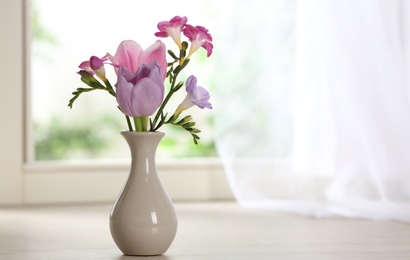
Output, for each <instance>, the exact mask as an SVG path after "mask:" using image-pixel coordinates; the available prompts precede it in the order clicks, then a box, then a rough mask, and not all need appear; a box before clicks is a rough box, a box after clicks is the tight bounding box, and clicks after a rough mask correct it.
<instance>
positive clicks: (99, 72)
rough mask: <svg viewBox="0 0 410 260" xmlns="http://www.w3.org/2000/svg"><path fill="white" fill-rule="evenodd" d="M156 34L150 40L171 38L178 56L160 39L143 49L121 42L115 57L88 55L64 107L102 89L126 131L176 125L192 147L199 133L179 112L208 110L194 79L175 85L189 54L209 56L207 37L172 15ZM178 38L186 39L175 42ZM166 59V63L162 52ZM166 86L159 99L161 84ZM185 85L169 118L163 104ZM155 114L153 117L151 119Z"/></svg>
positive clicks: (204, 31)
mask: <svg viewBox="0 0 410 260" xmlns="http://www.w3.org/2000/svg"><path fill="white" fill-rule="evenodd" d="M158 29H159V31H158V32H156V33H155V36H157V37H161V38H165V37H171V38H172V39H173V41H174V42H175V43H176V45H177V47H178V52H177V53H178V55H177V54H175V52H173V51H172V50H168V51H167V50H166V46H165V44H164V43H163V42H161V41H160V40H157V41H156V42H155V43H154V44H152V45H151V46H149V47H148V48H147V49H146V50H145V51H144V50H143V49H142V48H141V46H140V45H139V44H138V43H137V42H135V41H133V40H124V41H122V42H121V43H120V45H119V46H118V48H117V51H116V53H115V55H111V54H110V53H107V54H106V55H104V56H103V57H101V58H99V57H97V56H92V57H91V58H90V59H89V60H86V61H84V62H82V63H81V64H80V66H79V68H80V69H81V70H80V71H79V72H78V74H79V75H80V76H81V81H82V82H83V83H85V84H86V85H87V87H83V88H77V90H76V91H74V92H73V93H72V94H73V97H72V98H71V99H70V101H69V103H68V106H69V107H70V108H72V107H73V104H74V101H75V100H77V98H78V97H79V96H80V95H81V94H83V93H86V92H90V91H94V90H103V91H107V92H108V93H109V94H110V95H112V96H113V97H115V98H116V100H117V103H118V108H119V110H120V111H121V112H122V113H123V114H124V115H125V118H126V121H127V125H128V129H129V131H137V132H147V131H150V132H155V131H157V130H158V129H159V128H160V127H161V126H162V125H164V124H171V125H175V126H179V127H182V128H183V129H185V130H186V131H188V132H189V133H190V134H191V135H192V137H193V141H194V142H195V144H197V142H198V140H199V139H200V138H199V136H198V133H199V132H200V130H199V129H197V128H195V122H194V121H193V118H192V117H191V116H190V115H187V116H185V117H183V118H180V115H181V113H182V112H183V111H185V110H187V109H188V108H190V107H192V106H195V105H196V106H198V107H199V108H201V109H204V108H209V109H212V105H211V103H210V102H209V98H210V95H209V93H208V91H207V90H206V89H205V88H203V87H201V86H197V78H196V77H195V76H194V75H191V76H189V77H188V78H187V79H186V81H185V82H184V81H179V80H178V76H179V74H180V72H181V71H182V70H183V69H185V68H186V66H187V65H188V63H189V61H190V58H191V55H192V54H194V53H195V52H196V51H197V50H198V49H199V48H200V47H202V48H204V49H205V50H206V51H207V56H208V57H209V56H210V55H211V54H212V50H213V45H212V43H211V42H212V37H211V35H210V33H209V32H208V30H207V29H206V28H205V27H202V26H192V25H189V24H187V18H186V17H179V16H175V17H174V18H172V19H171V20H170V21H163V22H160V23H158ZM181 34H183V35H184V36H186V37H187V38H188V40H189V41H190V44H188V42H187V41H181ZM167 53H168V54H169V56H170V58H171V59H172V60H171V61H170V62H168V61H167V59H166V58H167V57H166V54H167ZM105 65H110V66H112V67H113V69H114V70H115V73H116V75H117V82H116V83H115V85H114V87H113V86H112V85H111V83H110V81H109V80H108V79H107V78H106V72H105ZM167 80H168V83H169V85H170V86H169V90H168V93H167V94H166V95H165V83H166V82H167ZM184 85H185V90H186V92H187V94H186V97H185V99H184V100H183V101H182V102H181V104H180V105H179V106H178V107H177V109H176V110H175V111H174V113H173V114H172V115H168V113H165V112H164V109H165V107H166V105H167V104H168V101H169V100H170V99H171V98H172V96H173V95H174V94H175V93H176V92H177V91H179V90H180V89H181V88H182V87H183V86H184ZM154 114H155V115H154Z"/></svg>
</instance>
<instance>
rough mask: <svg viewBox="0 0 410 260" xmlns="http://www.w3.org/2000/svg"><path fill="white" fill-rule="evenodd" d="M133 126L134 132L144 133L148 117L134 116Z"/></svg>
mask: <svg viewBox="0 0 410 260" xmlns="http://www.w3.org/2000/svg"><path fill="white" fill-rule="evenodd" d="M134 125H135V131H137V132H146V131H147V128H148V117H147V116H135V117H134Z"/></svg>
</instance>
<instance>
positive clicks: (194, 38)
mask: <svg viewBox="0 0 410 260" xmlns="http://www.w3.org/2000/svg"><path fill="white" fill-rule="evenodd" d="M183 32H184V35H185V36H186V37H188V39H189V40H190V41H191V47H190V49H189V53H188V56H187V58H188V59H189V57H191V55H192V54H193V53H194V52H196V51H197V50H198V49H199V47H202V48H204V49H205V50H206V51H207V57H209V56H211V54H212V49H213V47H214V46H213V45H212V43H211V41H212V36H211V34H210V33H209V32H208V30H207V29H206V28H205V27H202V26H195V27H194V26H192V25H189V24H187V25H185V28H184V30H183Z"/></svg>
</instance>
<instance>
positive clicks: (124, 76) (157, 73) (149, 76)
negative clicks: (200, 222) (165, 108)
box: [116, 60, 164, 117]
mask: <svg viewBox="0 0 410 260" xmlns="http://www.w3.org/2000/svg"><path fill="white" fill-rule="evenodd" d="M117 76H118V81H117V84H116V87H117V102H118V105H119V107H120V109H121V111H122V112H123V113H124V114H126V115H128V116H130V117H136V116H138V117H143V116H150V115H152V114H153V113H154V112H155V111H156V110H157V109H158V107H159V106H160V105H161V103H162V100H163V98H164V81H163V79H162V68H161V66H160V64H159V63H158V62H157V61H156V60H153V61H150V62H149V63H148V64H142V65H141V66H140V67H139V68H138V70H137V72H136V73H133V72H132V71H130V70H129V69H128V68H127V67H125V66H121V67H120V68H119V69H118V75H117Z"/></svg>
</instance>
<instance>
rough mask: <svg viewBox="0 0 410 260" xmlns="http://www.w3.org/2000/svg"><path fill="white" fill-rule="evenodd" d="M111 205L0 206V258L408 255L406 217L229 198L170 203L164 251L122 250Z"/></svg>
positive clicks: (248, 259) (409, 231)
mask: <svg viewBox="0 0 410 260" xmlns="http://www.w3.org/2000/svg"><path fill="white" fill-rule="evenodd" d="M110 208H111V205H80V206H47V207H45V206H44V207H28V208H0V259H1V260H3V259H4V260H9V259H10V260H14V259H24V260H25V259H27V260H37V259H39V260H40V259H41V260H44V259H52V260H54V259H76V260H79V259H117V260H121V259H169V260H179V259H184V260H185V259H186V260H195V259H229V260H237V259H246V260H253V259H293V260H294V259H296V260H297V259H313V260H315V259H327V260H328V259H355V260H356V259H372V260H375V259H388V260H392V259H403V260H404V259H406V260H408V259H410V224H407V223H399V222H375V221H368V220H358V219H350V220H344V219H336V218H329V219H319V220H318V219H311V218H307V217H303V216H297V215H290V214H283V213H274V212H263V211H254V210H249V209H244V208H241V207H239V206H237V205H236V204H234V203H195V204H194V203H176V209H177V214H178V217H179V228H178V233H177V236H176V238H175V240H174V243H173V244H172V246H171V248H170V249H169V250H168V252H167V253H166V254H165V255H162V256H156V257H128V256H123V255H122V254H121V252H120V251H119V250H118V249H117V247H116V245H115V244H114V242H113V241H112V238H111V235H110V232H109V228H108V216H109V212H110Z"/></svg>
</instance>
